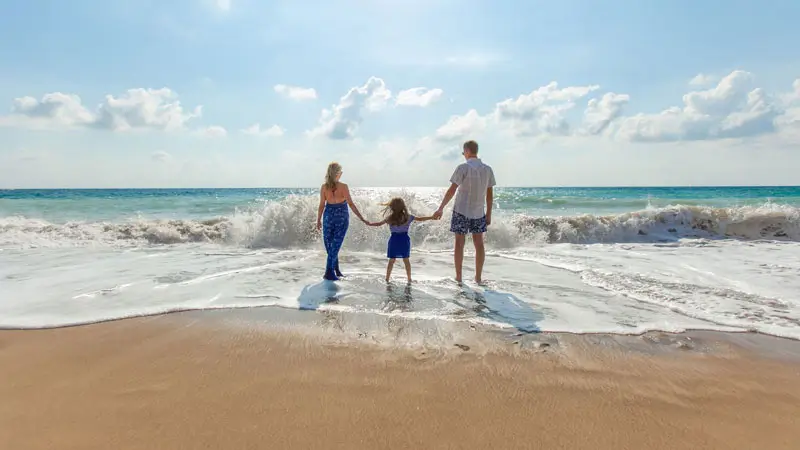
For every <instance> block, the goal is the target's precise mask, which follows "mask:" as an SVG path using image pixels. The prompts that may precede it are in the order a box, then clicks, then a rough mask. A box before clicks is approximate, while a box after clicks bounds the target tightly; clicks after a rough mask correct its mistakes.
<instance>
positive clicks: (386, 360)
mask: <svg viewBox="0 0 800 450" xmlns="http://www.w3.org/2000/svg"><path fill="white" fill-rule="evenodd" d="M249 319H250V321H242V320H241V318H237V317H235V314H233V313H232V312H231V311H224V310H221V311H205V312H202V313H197V312H194V313H177V314H167V315H158V316H150V317H145V318H135V319H127V320H117V321H113V322H105V323H102V324H94V325H85V326H74V327H68V328H59V329H44V330H43V329H39V330H13V331H12V330H3V331H0V379H3V380H4V381H5V383H2V384H0V396H2V398H3V399H4V402H3V403H2V404H0V441H3V442H7V443H8V445H9V448H25V449H31V450H36V449H44V448H54V447H56V448H64V449H72V448H75V449H78V448H80V449H95V448H97V449H101V448H102V449H105V448H109V447H110V446H112V445H113V446H114V447H116V448H120V449H152V448H170V449H183V448H186V449H189V448H199V447H203V448H289V449H291V448H336V449H338V448H342V449H353V448H370V449H373V448H491V447H501V448H531V447H534V448H559V449H560V448H563V449H583V448H586V449H589V448H592V449H612V448H613V449H618V448H648V449H675V448H693V449H697V448H709V449H710V448H725V449H738V448H742V449H745V448H761V447H763V448H771V449H783V448H786V449H789V448H793V445H794V444H795V443H796V441H797V438H798V437H800V431H798V430H800V377H798V375H800V363H799V362H800V360H797V359H795V360H794V361H790V360H788V359H784V358H772V357H769V356H768V355H764V354H758V353H753V352H752V351H751V350H748V349H747V348H745V347H742V346H741V345H740V344H737V343H735V342H730V341H725V340H724V338H723V339H722V340H717V339H718V338H719V337H720V336H717V333H710V335H709V336H704V335H703V333H699V334H695V335H693V337H692V336H683V338H684V339H685V338H686V337H692V340H693V341H694V342H693V347H692V348H684V349H681V348H676V347H675V346H674V341H673V339H672V338H673V337H672V336H660V335H652V336H650V338H651V339H646V338H633V337H630V338H625V337H624V338H621V339H620V338H619V337H618V336H569V335H561V336H554V335H551V334H548V333H541V334H539V335H533V338H531V339H535V341H531V342H540V343H541V344H542V345H540V346H539V347H536V346H534V345H533V344H531V345H530V346H527V345H519V344H513V343H511V342H508V341H504V340H503V339H504V338H505V337H508V336H505V337H503V336H501V337H500V338H501V339H499V342H504V345H497V346H494V347H490V346H486V347H482V346H481V345H474V344H473V346H472V347H471V348H469V349H467V350H464V349H462V348H459V347H440V348H438V349H437V348H432V349H420V348H419V347H416V348H415V347H403V346H392V345H389V346H386V345H382V344H381V343H376V342H373V341H372V340H371V339H369V338H368V336H367V337H366V338H360V339H359V338H358V337H357V338H356V339H352V336H350V335H349V334H345V333H342V332H340V331H336V332H321V333H316V334H312V333H303V332H302V331H299V330H297V329H296V328H291V329H280V328H276V327H273V326H271V325H265V324H263V323H262V322H260V321H259V320H258V319H257V318H252V317H250V318H249ZM317 328H318V329H320V328H321V327H320V326H317ZM473 334H476V335H485V334H486V333H485V332H483V331H479V330H475V331H474V333H473ZM464 336H467V335H464ZM462 337H463V336H462ZM497 337H498V336H491V337H490V338H489V341H487V342H494V341H498V339H497ZM510 338H515V337H514V336H511V337H510ZM516 338H517V339H519V338H520V337H519V336H517V337H516ZM465 339H466V338H465ZM551 339H555V343H554V344H552V345H551V344H548V342H551V341H550V340H551ZM774 339H780V338H773V339H769V338H768V339H767V341H768V342H767V341H764V340H763V339H761V338H755V341H757V342H756V343H757V344H758V345H771V344H774V343H775V342H776V341H775V340H774ZM650 341H652V342H650ZM745 341H747V340H745ZM761 341H763V342H761ZM464 342H468V343H472V341H468V340H465V341H464ZM706 347H707V348H708V350H710V351H706ZM791 347H795V348H797V347H800V345H792V346H791Z"/></svg>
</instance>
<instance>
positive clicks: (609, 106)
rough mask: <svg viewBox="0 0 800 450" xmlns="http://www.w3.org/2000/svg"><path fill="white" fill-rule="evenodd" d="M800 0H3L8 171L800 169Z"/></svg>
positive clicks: (609, 182) (222, 181)
mask: <svg viewBox="0 0 800 450" xmlns="http://www.w3.org/2000/svg"><path fill="white" fill-rule="evenodd" d="M797 17H800V2H797V1H794V0H773V1H771V2H769V4H767V3H764V2H755V1H739V0H725V1H723V0H691V1H689V0H673V1H669V2H643V1H638V2H637V1H633V0H626V1H622V0H609V1H605V2H595V1H588V0H585V1H576V0H562V1H559V2H553V1H534V0H529V1H519V0H513V1H512V0H495V1H488V0H487V1H482V0H424V1H422V0H285V1H283V0H279V1H270V0H170V1H168V2H167V1H156V0H106V1H103V2H100V1H96V0H71V1H69V2H66V1H63V0H5V1H3V2H2V3H0V188H110V187H299V186H303V187H305V186H316V185H319V184H320V183H321V182H322V178H323V176H324V173H325V168H326V166H327V164H328V163H329V162H331V161H338V162H339V163H341V164H342V165H343V167H344V174H343V178H342V180H343V181H346V182H348V183H350V184H351V185H354V186H387V187H388V186H444V185H447V183H448V180H449V177H450V175H451V173H452V171H453V169H454V168H455V166H456V165H457V164H458V163H459V162H461V161H463V157H462V156H461V154H460V153H461V151H460V149H461V146H462V144H463V142H464V141H466V140H468V139H475V140H477V141H478V143H479V145H480V156H481V158H482V159H483V161H484V162H485V163H487V164H489V165H491V166H492V167H493V169H494V172H495V175H496V178H497V182H498V185H500V186H648V185H649V186H653V185H661V186H666V185H682V186H687V185H800V58H798V53H797V44H796V43H797V42H800V27H797V25H796V18H797Z"/></svg>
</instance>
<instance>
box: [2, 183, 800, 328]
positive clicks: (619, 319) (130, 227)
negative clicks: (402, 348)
mask: <svg viewBox="0 0 800 450" xmlns="http://www.w3.org/2000/svg"><path fill="white" fill-rule="evenodd" d="M725 189H728V190H727V191H726V190H725ZM737 189H738V190H737ZM759 189H772V191H769V192H768V193H764V192H762V191H758V190H757V189H755V190H752V189H751V190H747V189H746V188H720V190H719V191H713V192H702V190H699V191H700V192H697V190H694V191H692V190H691V189H688V188H687V189H684V190H683V191H681V190H672V191H669V192H668V193H667V194H669V195H667V194H665V193H664V192H661V191H658V190H657V189H656V190H650V191H648V190H645V189H641V190H638V191H637V190H635V189H634V190H630V189H629V190H625V189H618V190H610V189H607V190H594V191H592V190H584V191H581V190H574V189H573V190H567V189H564V190H558V189H551V190H547V191H546V192H542V191H541V190H539V191H536V190H521V189H516V190H515V189H503V190H499V192H498V195H497V198H498V206H497V207H498V209H497V213H496V215H495V217H494V221H493V225H492V226H491V227H490V231H489V233H488V234H487V245H488V251H489V256H488V259H487V264H486V273H485V277H484V278H485V279H486V280H488V281H487V283H486V284H485V285H483V286H477V285H473V284H470V283H466V284H465V285H463V286H459V285H458V284H456V283H455V282H454V281H453V280H452V276H453V273H452V252H451V247H452V242H451V241H452V236H451V234H450V233H449V232H448V225H449V224H448V221H447V220H442V221H439V222H427V223H421V224H417V225H415V226H414V227H413V228H412V230H411V237H412V241H413V246H414V247H413V248H414V250H413V255H412V264H413V267H414V269H413V270H414V277H415V279H416V282H415V283H414V284H412V285H411V286H410V287H406V286H405V283H404V282H403V279H402V278H397V279H396V283H394V284H393V285H389V286H387V285H386V283H385V282H384V281H383V273H384V270H385V262H386V261H385V258H384V252H385V245H386V239H387V235H388V230H386V229H383V228H369V227H365V226H363V225H362V224H361V223H359V222H358V221H357V220H355V219H354V220H353V221H352V222H351V228H350V231H349V233H348V236H347V239H346V241H345V244H344V250H343V252H342V269H343V271H344V272H345V274H346V275H347V277H346V279H344V280H342V281H339V282H335V283H332V282H323V281H322V280H321V276H322V271H323V268H324V258H325V254H324V250H323V248H322V244H321V242H320V237H319V234H318V233H317V232H316V230H315V228H314V223H315V218H316V206H317V203H316V201H317V199H316V197H315V196H314V194H313V191H308V190H297V191H285V190H261V191H250V190H234V191H225V190H222V191H215V190H207V191H58V192H53V191H38V192H27V191H0V327H5V328H40V327H52V326H63V325H73V324H82V323H90V322H97V321H103V320H111V319H118V318H124V317H133V316H141V315H151V314H158V313H164V312H170V311H180V310H195V309H197V310H202V309H219V308H250V307H268V308H281V309H287V308H288V309H297V310H307V311H308V314H315V312H314V311H339V312H342V313H346V314H353V315H359V316H373V317H376V318H377V317H383V318H385V317H390V318H391V317H402V318H406V319H408V320H424V321H430V322H431V323H433V324H435V323H444V322H447V323H451V322H463V323H467V324H481V325H485V326H489V327H496V328H498V329H510V330H519V331H522V332H536V331H562V332H577V333H585V332H611V333H626V334H634V333H641V332H644V331H648V330H664V331H682V330H686V329H707V330H726V331H759V332H763V333H767V334H772V335H777V336H784V337H792V338H797V339H800V214H799V213H800V209H798V199H799V198H800V196H799V195H800V190H798V189H797V188H759ZM782 189H783V190H782ZM792 189H794V190H792ZM654 191H655V192H654ZM687 191H689V192H687ZM442 193H443V189H431V188H426V189H406V190H391V189H369V190H362V191H357V193H356V201H357V203H358V206H359V207H360V209H361V210H362V211H363V212H364V213H365V214H366V215H368V216H370V217H374V218H377V217H378V214H379V208H380V207H379V205H378V203H379V202H380V201H383V200H386V199H387V198H388V197H389V196H390V195H393V194H399V195H402V196H403V197H405V198H406V199H407V202H408V204H409V206H410V208H411V210H412V212H414V213H417V214H427V213H430V212H432V210H433V209H434V208H435V206H436V205H437V204H438V201H439V199H440V198H441V195H442ZM654 193H655V194H656V195H654ZM659 195H660V196H659ZM468 245H469V244H468ZM470 257H471V255H468V257H467V259H466V268H465V270H466V275H469V274H470V273H471V271H472V261H471V258H470ZM396 275H401V273H399V272H398V273H397V274H396ZM277 311H278V309H276V312H277Z"/></svg>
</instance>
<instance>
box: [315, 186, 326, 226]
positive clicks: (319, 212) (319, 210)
mask: <svg viewBox="0 0 800 450" xmlns="http://www.w3.org/2000/svg"><path fill="white" fill-rule="evenodd" d="M324 210H325V186H320V188H319V208H317V229H320V228H322V211H324Z"/></svg>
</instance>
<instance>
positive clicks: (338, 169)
mask: <svg viewBox="0 0 800 450" xmlns="http://www.w3.org/2000/svg"><path fill="white" fill-rule="evenodd" d="M341 173H342V166H341V165H340V164H339V163H337V162H332V163H330V164H328V170H327V172H325V187H326V188H328V189H330V190H332V191H335V190H336V177H337V176H338V175H339V174H341Z"/></svg>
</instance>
